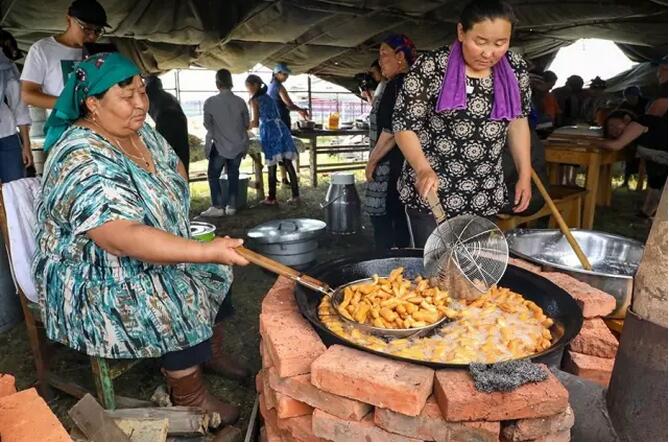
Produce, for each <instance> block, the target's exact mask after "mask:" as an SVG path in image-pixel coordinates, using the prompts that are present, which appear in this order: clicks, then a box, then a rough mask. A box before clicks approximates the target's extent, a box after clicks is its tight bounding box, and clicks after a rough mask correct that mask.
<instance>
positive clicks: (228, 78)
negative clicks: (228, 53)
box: [216, 68, 232, 89]
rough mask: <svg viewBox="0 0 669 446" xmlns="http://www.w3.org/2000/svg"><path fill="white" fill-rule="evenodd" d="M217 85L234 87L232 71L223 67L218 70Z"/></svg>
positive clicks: (228, 87)
mask: <svg viewBox="0 0 669 446" xmlns="http://www.w3.org/2000/svg"><path fill="white" fill-rule="evenodd" d="M216 87H218V88H227V89H232V73H230V70H226V69H225V68H221V69H220V70H218V71H217V72H216Z"/></svg>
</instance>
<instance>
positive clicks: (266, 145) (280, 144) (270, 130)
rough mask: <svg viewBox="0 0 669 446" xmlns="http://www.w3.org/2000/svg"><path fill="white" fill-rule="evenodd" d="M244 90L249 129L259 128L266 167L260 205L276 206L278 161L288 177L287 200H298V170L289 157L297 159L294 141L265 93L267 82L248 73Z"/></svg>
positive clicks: (277, 110) (274, 105)
mask: <svg viewBox="0 0 669 446" xmlns="http://www.w3.org/2000/svg"><path fill="white" fill-rule="evenodd" d="M246 89H247V90H248V92H249V94H250V95H251V99H250V100H249V106H250V107H251V116H252V117H251V125H250V126H251V128H254V127H258V133H259V136H260V144H261V146H262V151H263V153H264V154H265V161H266V163H267V166H268V168H269V195H268V197H267V198H266V199H265V200H264V201H263V204H267V205H276V204H277V201H276V168H277V165H279V164H281V165H282V166H284V167H285V168H286V172H287V173H288V176H289V178H290V188H291V192H292V198H291V199H290V200H288V202H289V203H297V202H299V199H300V190H299V185H298V183H297V173H296V172H295V168H294V167H293V163H292V162H291V161H292V160H294V159H296V158H297V156H298V154H297V149H296V148H295V144H294V143H293V137H292V135H291V134H290V129H289V128H288V127H287V126H286V124H285V123H284V122H283V121H282V120H281V116H280V114H279V109H278V108H277V106H276V102H275V101H274V100H273V99H272V98H271V97H270V96H269V95H268V94H267V85H265V83H264V82H263V81H262V79H260V77H259V76H256V75H255V74H251V75H250V76H249V77H247V78H246Z"/></svg>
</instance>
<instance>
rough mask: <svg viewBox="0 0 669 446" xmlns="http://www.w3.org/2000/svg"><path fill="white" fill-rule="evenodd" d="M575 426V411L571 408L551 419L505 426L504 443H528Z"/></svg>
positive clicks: (535, 419)
mask: <svg viewBox="0 0 669 446" xmlns="http://www.w3.org/2000/svg"><path fill="white" fill-rule="evenodd" d="M573 425H574V411H573V410H572V409H571V406H569V407H567V410H565V411H564V412H562V413H559V414H557V415H551V416H550V417H541V418H526V419H523V420H517V421H514V422H512V423H511V424H509V425H507V426H504V428H503V429H502V440H504V441H528V440H536V439H537V438H544V437H546V436H549V435H553V434H556V433H558V432H563V431H567V432H569V430H570V429H571V427H572V426H573Z"/></svg>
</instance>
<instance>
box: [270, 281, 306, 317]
mask: <svg viewBox="0 0 669 446" xmlns="http://www.w3.org/2000/svg"><path fill="white" fill-rule="evenodd" d="M284 312H289V313H299V309H298V307H297V302H296V301H295V282H293V281H292V280H290V279H286V278H284V277H279V278H278V279H277V280H276V282H274V285H273V286H272V288H270V290H269V291H268V292H267V294H266V295H265V297H264V298H263V300H262V304H261V313H263V314H269V313H284Z"/></svg>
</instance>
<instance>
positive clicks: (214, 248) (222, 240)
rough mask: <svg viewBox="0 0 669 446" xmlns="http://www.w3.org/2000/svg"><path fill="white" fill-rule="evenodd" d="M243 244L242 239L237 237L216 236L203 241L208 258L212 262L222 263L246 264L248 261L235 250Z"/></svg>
mask: <svg viewBox="0 0 669 446" xmlns="http://www.w3.org/2000/svg"><path fill="white" fill-rule="evenodd" d="M243 244H244V240H242V239H238V238H230V237H228V236H227V235H226V236H225V237H216V238H215V239H214V240H212V241H210V242H205V243H204V245H205V247H206V250H207V253H208V256H207V257H208V258H210V259H211V262H212V263H222V264H224V265H240V266H245V265H248V264H249V262H248V260H246V259H245V258H244V257H242V256H241V255H240V254H238V253H237V251H235V248H238V247H240V246H242V245H243Z"/></svg>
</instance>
